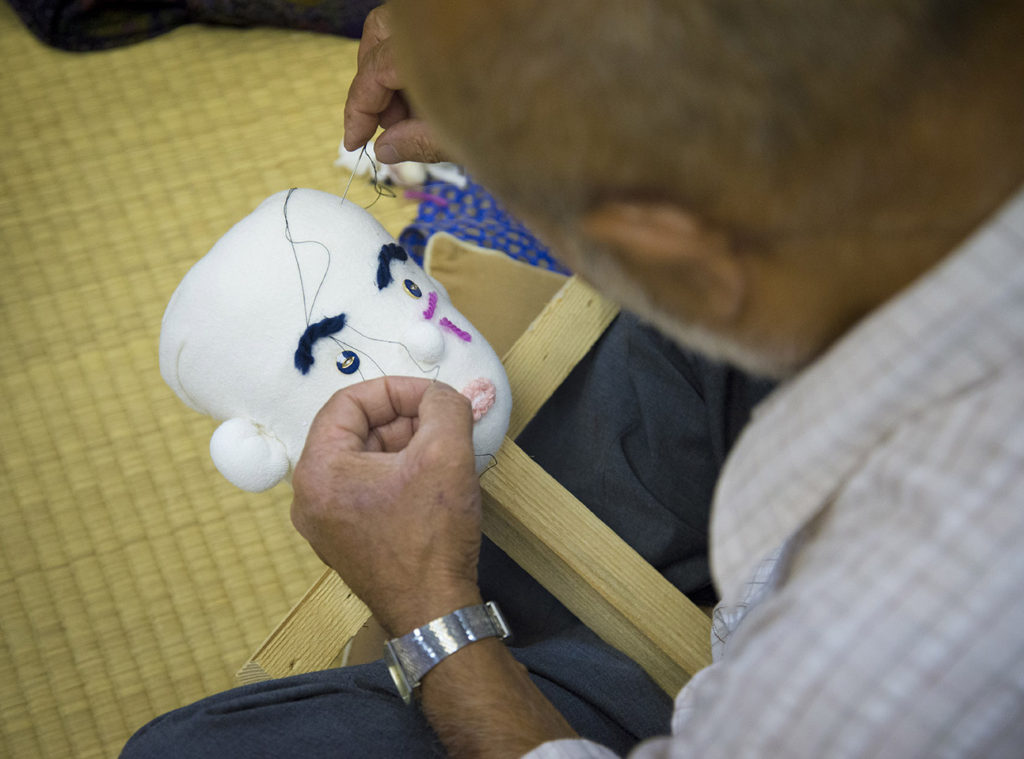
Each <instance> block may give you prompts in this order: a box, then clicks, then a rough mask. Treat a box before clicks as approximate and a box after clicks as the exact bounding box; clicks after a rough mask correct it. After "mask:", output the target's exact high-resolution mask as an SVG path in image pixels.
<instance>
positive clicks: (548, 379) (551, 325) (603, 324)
mask: <svg viewBox="0 0 1024 759" xmlns="http://www.w3.org/2000/svg"><path fill="white" fill-rule="evenodd" d="M618 313H619V307H618V306H617V305H616V304H615V303H613V302H612V301H610V300H607V299H606V298H604V297H603V296H602V295H600V294H599V293H598V292H597V291H596V290H594V289H593V288H592V287H590V285H588V284H586V283H585V282H583V280H581V279H580V278H579V277H570V278H569V280H568V281H566V283H565V285H563V286H562V289H561V290H559V291H558V292H557V293H556V294H555V297H554V298H552V299H551V302H550V303H548V305H547V306H546V307H545V308H544V310H543V311H541V312H540V314H539V315H538V316H537V318H536V319H534V321H533V324H531V325H530V327H529V328H528V329H527V330H526V332H524V333H523V336H522V337H520V338H519V339H518V340H517V341H516V343H515V344H514V345H513V346H512V347H511V348H509V350H508V353H506V354H505V356H504V358H503V359H502V363H503V364H504V365H505V372H506V373H507V374H508V381H509V384H510V385H511V386H512V417H511V419H510V421H509V425H508V433H507V434H508V437H510V438H512V439H513V440H515V439H516V438H517V437H519V433H520V432H522V431H523V430H524V429H525V428H526V425H527V424H529V423H530V420H531V419H533V417H534V416H535V415H536V414H537V412H538V411H540V407H541V406H543V405H544V402H545V401H546V400H547V399H548V398H550V397H551V394H552V393H553V392H555V390H557V389H558V387H559V385H561V384H562V383H563V382H564V381H565V378H566V377H568V376H569V372H571V371H572V370H573V368H574V367H575V366H576V364H578V363H579V362H580V360H581V359H582V358H583V357H584V356H585V355H587V352H588V351H589V350H590V349H591V347H593V345H594V343H595V342H597V339H598V338H599V337H600V336H601V335H603V334H604V331H605V330H606V329H608V325H609V324H611V322H612V319H614V318H615V315H616V314H618Z"/></svg>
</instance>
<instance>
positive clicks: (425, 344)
mask: <svg viewBox="0 0 1024 759" xmlns="http://www.w3.org/2000/svg"><path fill="white" fill-rule="evenodd" d="M402 342H404V343H405V347H406V348H408V349H409V353H410V354H411V355H412V358H413V360H414V361H416V362H417V363H419V364H431V365H433V364H437V363H438V362H440V361H441V357H442V356H443V355H444V337H443V336H442V335H441V330H440V329H438V328H437V326H436V325H435V324H433V323H431V322H426V321H423V322H417V323H416V324H414V325H413V326H412V327H410V328H409V329H408V330H407V331H406V333H405V338H404V339H403V341H402Z"/></svg>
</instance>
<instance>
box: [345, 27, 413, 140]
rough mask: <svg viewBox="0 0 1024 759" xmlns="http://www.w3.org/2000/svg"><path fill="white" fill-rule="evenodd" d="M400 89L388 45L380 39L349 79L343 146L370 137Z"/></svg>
mask: <svg viewBox="0 0 1024 759" xmlns="http://www.w3.org/2000/svg"><path fill="white" fill-rule="evenodd" d="M400 89H401V82H400V80H399V78H398V74H397V72H396V71H395V67H394V63H393V60H392V56H391V46H390V44H389V43H388V41H387V40H383V41H381V42H379V43H378V44H377V45H375V46H374V47H373V48H371V49H370V51H369V52H367V54H366V56H365V59H364V61H363V62H361V63H360V64H359V70H358V71H357V72H356V75H355V77H354V78H353V79H352V84H351V85H350V86H349V89H348V98H347V99H346V100H345V149H346V150H356V149H357V148H360V147H362V146H363V145H365V144H366V141H367V140H369V139H370V138H371V137H373V134H374V132H376V131H377V126H378V125H379V124H380V114H381V113H383V112H384V111H385V109H387V107H388V104H389V103H390V102H391V98H392V97H393V96H394V94H395V92H396V91H397V90H400Z"/></svg>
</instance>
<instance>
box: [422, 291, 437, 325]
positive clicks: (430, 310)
mask: <svg viewBox="0 0 1024 759" xmlns="http://www.w3.org/2000/svg"><path fill="white" fill-rule="evenodd" d="M428 300H429V301H430V303H429V305H428V306H427V310H426V311H424V312H423V318H424V319H432V318H434V309H435V308H437V293H430V298H428Z"/></svg>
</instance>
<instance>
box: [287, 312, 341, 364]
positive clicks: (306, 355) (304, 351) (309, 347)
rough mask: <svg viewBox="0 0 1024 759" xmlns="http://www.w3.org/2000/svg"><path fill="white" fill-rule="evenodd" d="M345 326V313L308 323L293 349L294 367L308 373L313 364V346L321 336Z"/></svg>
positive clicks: (326, 335) (328, 335)
mask: <svg viewBox="0 0 1024 759" xmlns="http://www.w3.org/2000/svg"><path fill="white" fill-rule="evenodd" d="M344 328H345V314H338V315H337V316H328V317H327V318H326V319H321V320H320V321H318V322H317V323H316V324H310V325H309V326H308V327H306V331H305V332H303V333H302V337H300V338H299V347H298V348H296V349H295V368H296V369H298V370H299V371H300V372H302V373H303V374H308V373H309V367H311V366H312V365H313V346H314V345H315V344H316V341H317V340H319V339H320V338H321V337H330V336H331V335H333V334H335V333H337V332H341V330H342V329H344Z"/></svg>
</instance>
